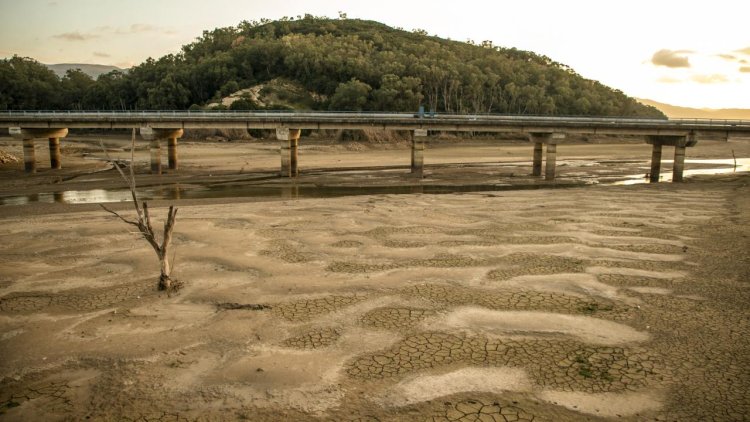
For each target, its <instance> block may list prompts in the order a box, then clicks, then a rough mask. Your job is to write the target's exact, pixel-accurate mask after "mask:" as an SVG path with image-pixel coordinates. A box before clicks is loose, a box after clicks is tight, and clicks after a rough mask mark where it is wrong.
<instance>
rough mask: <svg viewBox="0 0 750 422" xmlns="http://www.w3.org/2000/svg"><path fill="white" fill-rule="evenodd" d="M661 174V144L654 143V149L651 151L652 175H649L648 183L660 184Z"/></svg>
mask: <svg viewBox="0 0 750 422" xmlns="http://www.w3.org/2000/svg"><path fill="white" fill-rule="evenodd" d="M660 173H661V143H659V142H654V143H653V149H652V150H651V173H650V174H649V179H648V181H649V182H650V183H658V182H659V176H660Z"/></svg>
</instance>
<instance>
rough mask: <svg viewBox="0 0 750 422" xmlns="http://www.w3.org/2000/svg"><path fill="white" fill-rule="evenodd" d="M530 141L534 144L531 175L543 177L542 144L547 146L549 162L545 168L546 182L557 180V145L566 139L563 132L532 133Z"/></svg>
mask: <svg viewBox="0 0 750 422" xmlns="http://www.w3.org/2000/svg"><path fill="white" fill-rule="evenodd" d="M528 135H529V141H531V142H533V143H534V162H533V167H532V172H531V174H532V175H534V176H541V175H542V144H546V145H547V162H546V165H545V168H544V180H548V181H552V180H555V166H556V164H557V143H558V142H561V141H563V140H564V139H565V134H564V133H561V132H530V133H529V134H528Z"/></svg>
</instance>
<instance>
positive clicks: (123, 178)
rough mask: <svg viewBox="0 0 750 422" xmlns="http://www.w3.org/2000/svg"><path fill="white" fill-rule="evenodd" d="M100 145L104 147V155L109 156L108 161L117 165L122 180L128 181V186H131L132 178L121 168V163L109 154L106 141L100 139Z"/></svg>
mask: <svg viewBox="0 0 750 422" xmlns="http://www.w3.org/2000/svg"><path fill="white" fill-rule="evenodd" d="M99 145H100V146H101V147H102V151H104V157H106V158H107V161H109V162H110V163H112V165H113V166H115V169H117V172H118V173H120V176H121V177H122V180H124V181H125V183H127V184H128V186H130V180H128V177H127V176H125V172H124V171H122V169H121V168H120V164H118V163H117V161H116V160H113V159H112V157H110V156H109V152H107V148H106V147H105V146H104V141H102V140H101V139H99ZM130 167H131V168H132V167H133V162H132V161H131V162H130Z"/></svg>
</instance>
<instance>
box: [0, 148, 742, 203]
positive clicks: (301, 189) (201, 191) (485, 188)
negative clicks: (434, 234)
mask: <svg viewBox="0 0 750 422" xmlns="http://www.w3.org/2000/svg"><path fill="white" fill-rule="evenodd" d="M685 163H686V164H687V165H689V164H698V165H701V166H706V165H716V166H721V167H711V168H700V169H687V170H685V172H684V176H685V177H686V178H688V177H691V176H696V175H718V174H732V173H746V172H750V158H739V159H737V161H736V164H737V166H736V167H735V161H734V160H732V159H728V160H723V159H722V160H685ZM583 167H586V166H583ZM671 167H672V162H671V161H663V162H662V174H661V177H660V179H659V180H660V181H662V182H670V181H671V180H672V170H671ZM641 168H642V169H643V172H641V173H640V174H633V175H627V176H619V177H618V176H614V177H611V178H610V179H612V178H614V179H617V180H614V181H611V182H602V181H600V180H598V179H597V177H596V176H595V175H591V174H586V173H575V174H571V173H569V174H568V177H569V178H570V179H572V180H565V179H558V181H557V182H556V183H555V184H554V185H552V184H546V183H538V182H531V183H529V182H521V183H496V184H475V185H471V184H470V185H410V186H404V185H396V186H351V187H349V186H316V185H283V186H258V185H252V184H231V185H170V186H158V187H144V188H139V189H138V197H139V198H140V199H142V200H147V201H152V200H157V199H161V200H177V199H205V198H237V197H240V198H290V199H291V198H334V197H341V196H353V195H382V194H414V193H426V194H446V193H461V192H491V191H507V190H527V189H548V188H551V187H554V188H564V187H575V186H584V185H591V184H606V185H634V184H641V183H648V178H646V177H645V176H644V175H645V174H646V172H648V171H649V170H650V167H648V166H643V167H641ZM571 176H572V177H571ZM130 200H132V197H131V193H130V190H128V189H126V188H123V189H90V190H68V191H61V192H48V193H36V194H29V195H17V196H6V197H0V206H2V205H25V204H30V203H62V204H96V203H110V202H127V201H130Z"/></svg>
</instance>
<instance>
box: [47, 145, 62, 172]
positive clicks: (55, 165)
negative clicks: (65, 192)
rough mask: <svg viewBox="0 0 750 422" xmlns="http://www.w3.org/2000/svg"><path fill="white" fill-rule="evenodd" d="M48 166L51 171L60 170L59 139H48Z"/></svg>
mask: <svg viewBox="0 0 750 422" xmlns="http://www.w3.org/2000/svg"><path fill="white" fill-rule="evenodd" d="M49 166H50V168H52V169H55V170H59V169H60V168H62V163H61V162H60V138H49Z"/></svg>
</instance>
